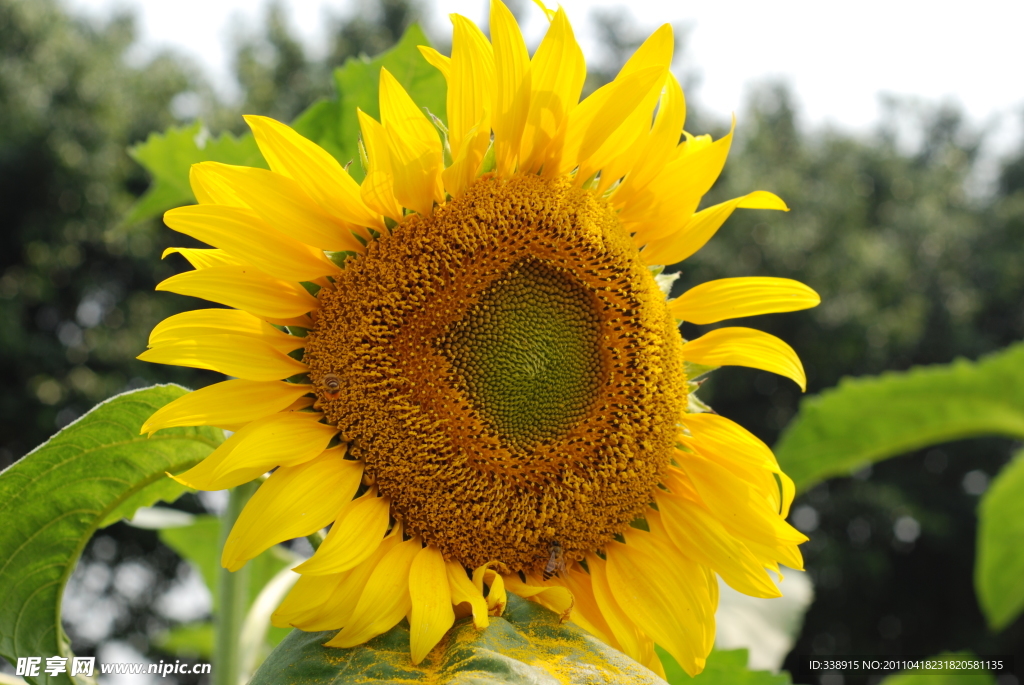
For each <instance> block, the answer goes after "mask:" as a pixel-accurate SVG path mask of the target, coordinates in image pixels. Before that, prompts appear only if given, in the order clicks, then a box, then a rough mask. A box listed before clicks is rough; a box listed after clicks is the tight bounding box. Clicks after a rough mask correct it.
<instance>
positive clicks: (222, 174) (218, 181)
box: [192, 162, 363, 252]
mask: <svg viewBox="0 0 1024 685" xmlns="http://www.w3.org/2000/svg"><path fill="white" fill-rule="evenodd" d="M192 173H193V175H194V176H196V178H198V179H200V180H201V182H202V184H203V186H204V187H206V188H219V189H223V190H224V192H230V193H233V194H234V195H236V196H237V197H239V198H241V200H242V201H243V202H244V203H245V205H246V206H247V207H249V208H251V209H252V210H253V211H254V212H256V214H258V215H259V216H260V218H262V219H263V220H264V221H266V222H267V223H268V224H270V225H271V226H273V227H274V228H276V229H277V230H279V231H281V232H282V233H285V234H286V235H289V236H291V237H292V238H295V239H296V240H298V241H300V242H303V243H306V244H307V245H312V246H313V247H318V248H320V249H322V250H354V251H359V252H362V249H363V247H362V244H361V243H360V242H359V241H358V240H356V238H355V236H354V235H353V234H352V232H351V228H352V227H353V224H350V223H346V222H345V221H342V220H340V219H338V218H336V217H333V216H331V215H330V214H328V213H327V212H325V211H324V210H323V209H321V208H320V205H318V204H317V203H316V202H314V201H313V199H312V198H310V197H309V195H307V194H306V192H305V191H304V190H303V189H302V186H300V185H299V184H298V182H296V181H294V180H292V179H291V178H288V177H287V176H283V175H281V174H277V173H274V172H273V171H267V170H266V169H256V168H253V167H243V166H232V165H230V164H221V163H219V162H200V163H199V164H194V165H192Z"/></svg>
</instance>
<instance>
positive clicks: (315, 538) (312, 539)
mask: <svg viewBox="0 0 1024 685" xmlns="http://www.w3.org/2000/svg"><path fill="white" fill-rule="evenodd" d="M325 537H327V536H325V535H324V532H323V531H322V530H318V531H317V532H315V533H311V534H310V535H307V536H306V539H307V540H309V544H310V545H312V547H313V551H314V552H315V551H316V550H318V549H320V545H321V544H323V541H324V538H325Z"/></svg>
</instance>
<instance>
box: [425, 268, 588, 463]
mask: <svg viewBox="0 0 1024 685" xmlns="http://www.w3.org/2000/svg"><path fill="white" fill-rule="evenodd" d="M599 330H600V319H599V318H598V316H597V315H596V313H595V312H594V304H593V299H592V298H591V296H590V295H589V293H588V292H587V291H586V290H585V289H584V288H583V286H582V285H580V283H579V282H578V281H576V280H575V279H574V278H572V276H571V275H569V274H567V273H565V272H563V271H561V270H559V269H557V268H554V267H551V266H547V265H545V264H542V263H540V262H538V261H536V260H534V259H525V260H522V261H520V262H517V263H516V264H515V265H514V266H513V267H512V268H511V269H510V270H509V271H508V272H507V273H506V274H505V275H504V276H503V277H501V278H500V279H498V280H497V281H495V282H494V283H492V284H491V285H490V286H489V287H488V288H487V290H485V291H484V292H483V293H482V294H481V296H480V299H479V300H478V301H477V303H476V304H474V305H473V306H472V307H471V308H470V309H469V310H468V311H467V312H466V315H465V317H463V318H462V320H460V321H459V322H458V323H456V324H455V325H454V326H452V328H451V329H450V330H449V332H448V334H447V335H445V336H443V337H442V338H441V339H440V340H438V343H439V347H440V348H441V349H442V350H443V352H444V354H445V356H446V357H448V359H449V360H450V361H451V363H452V366H453V367H454V369H455V370H456V372H457V373H458V374H460V375H461V376H462V378H463V379H464V381H465V383H466V386H467V390H468V391H469V395H470V399H471V401H472V403H473V405H474V407H475V408H476V409H477V411H479V412H480V413H481V414H482V415H483V417H484V419H485V420H487V421H488V422H489V423H490V424H491V426H492V427H493V428H494V430H495V431H496V432H497V433H498V435H499V437H500V438H501V439H502V440H503V441H504V442H505V443H506V444H507V445H508V446H509V447H518V448H528V447H529V446H530V445H532V444H534V443H536V442H537V441H539V440H543V439H546V438H551V439H557V438H559V437H561V436H562V435H564V434H565V432H566V431H567V430H568V429H570V428H571V427H572V426H573V424H574V423H576V422H578V421H579V420H580V419H582V418H583V417H584V416H585V415H586V413H587V410H588V408H589V407H590V405H591V403H592V401H593V399H594V397H595V395H596V392H597V390H598V388H599V386H600V383H601V379H602V375H603V374H602V366H601V355H600V346H599Z"/></svg>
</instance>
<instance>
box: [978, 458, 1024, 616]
mask: <svg viewBox="0 0 1024 685" xmlns="http://www.w3.org/2000/svg"><path fill="white" fill-rule="evenodd" d="M974 586H975V589H976V591H977V593H978V600H979V602H980V604H981V608H982V611H984V613H985V618H987V619H988V624H989V626H991V627H992V629H993V630H1001V629H1002V628H1005V627H1006V626H1007V625H1009V624H1010V622H1011V621H1013V620H1014V619H1015V618H1016V617H1017V615H1018V614H1020V612H1021V611H1022V610H1024V451H1021V452H1018V453H1017V455H1016V457H1015V458H1014V460H1013V461H1012V462H1010V463H1009V464H1008V465H1007V466H1006V468H1004V469H1003V470H1002V471H1001V472H1000V473H999V475H998V476H996V478H995V480H993V481H992V486H991V487H990V488H989V489H988V491H987V492H986V493H985V495H984V496H983V497H982V498H981V505H980V506H979V508H978V553H977V556H976V557H975V566H974Z"/></svg>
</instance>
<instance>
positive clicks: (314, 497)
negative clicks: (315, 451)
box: [220, 455, 363, 571]
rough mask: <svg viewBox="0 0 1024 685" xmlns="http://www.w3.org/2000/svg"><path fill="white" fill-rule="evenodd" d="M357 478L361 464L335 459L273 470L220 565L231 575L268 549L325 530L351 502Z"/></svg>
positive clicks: (237, 525) (241, 519) (240, 522)
mask: <svg viewBox="0 0 1024 685" xmlns="http://www.w3.org/2000/svg"><path fill="white" fill-rule="evenodd" d="M362 477H363V464H362V462H358V461H351V460H348V459H342V458H340V457H338V456H337V455H329V456H328V457H327V458H323V457H321V458H319V459H313V460H312V461H308V462H306V463H305V464H299V465H298V466H282V467H281V468H279V469H277V470H276V471H274V472H273V473H272V474H270V477H269V478H268V479H267V480H266V481H265V482H264V483H263V484H262V485H260V488H259V490H257V491H256V494H254V495H253V496H252V498H251V499H250V500H249V501H248V502H247V503H246V505H245V508H244V509H243V510H242V513H241V514H240V515H239V517H238V520H237V521H235V525H234V526H233V527H232V528H231V533H230V534H229V535H228V539H227V542H225V543H224V551H223V553H222V554H221V561H220V563H221V565H223V566H224V568H226V569H228V570H229V571H237V570H238V569H240V568H241V567H242V565H243V564H245V562H247V561H249V560H250V559H252V558H253V557H255V556H256V555H258V554H260V553H261V552H263V551H264V550H266V549H269V548H270V547H272V546H273V545H276V544H277V543H279V542H284V541H285V540H291V539H293V538H300V537H305V536H306V535H310V534H311V533H314V532H316V531H318V530H320V529H321V528H323V527H325V526H326V525H327V524H328V523H330V522H331V521H333V520H334V517H335V516H337V514H338V510H339V509H341V507H342V506H344V505H345V504H346V503H347V502H349V501H350V500H351V499H352V495H354V494H355V493H356V488H358V487H359V482H360V480H361V479H362Z"/></svg>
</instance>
